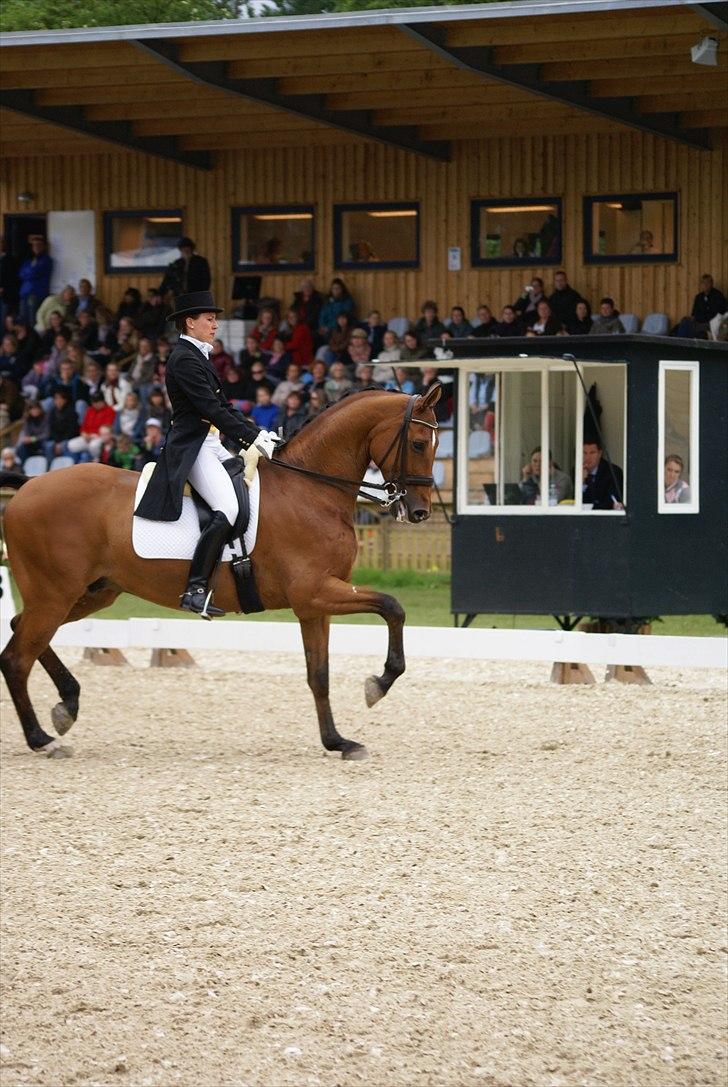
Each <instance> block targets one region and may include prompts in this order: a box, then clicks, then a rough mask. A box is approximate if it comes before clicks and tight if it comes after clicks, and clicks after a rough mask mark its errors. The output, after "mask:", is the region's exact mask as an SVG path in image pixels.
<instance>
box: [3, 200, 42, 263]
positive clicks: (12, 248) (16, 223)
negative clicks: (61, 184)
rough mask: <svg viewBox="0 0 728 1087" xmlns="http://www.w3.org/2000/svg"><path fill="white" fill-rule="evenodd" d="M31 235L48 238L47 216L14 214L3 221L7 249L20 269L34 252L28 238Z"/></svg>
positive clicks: (6, 216) (5, 217)
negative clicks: (40, 235)
mask: <svg viewBox="0 0 728 1087" xmlns="http://www.w3.org/2000/svg"><path fill="white" fill-rule="evenodd" d="M31 234H42V235H43V237H44V238H45V237H46V217H45V215H35V214H32V213H28V214H22V213H21V214H12V215H5V216H4V219H3V236H4V238H5V249H6V251H7V252H8V253H10V255H11V256H12V257H13V259H14V260H15V261H16V263H17V265H18V267H20V265H21V264H23V263H24V261H26V260H30V258H31V257H32V255H33V252H32V250H31V248H30V243H29V241H28V237H29V236H30V235H31Z"/></svg>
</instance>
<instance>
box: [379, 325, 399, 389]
mask: <svg viewBox="0 0 728 1087" xmlns="http://www.w3.org/2000/svg"><path fill="white" fill-rule="evenodd" d="M401 358H402V349H401V347H400V343H399V340H398V338H397V335H396V333H394V332H392V330H391V329H390V328H388V329H387V331H386V332H385V333H384V346H383V349H382V350H381V351H380V352H379V358H378V359H376V360H375V366H374V380H375V381H376V382H377V383H378V384H379V385H381V386H382V388H383V387H384V386H385V384H386V383H387V382H388V381H389V380H390V378H391V377H392V374H393V372H394V371H393V368H392V363H393V362H399V361H400V360H401Z"/></svg>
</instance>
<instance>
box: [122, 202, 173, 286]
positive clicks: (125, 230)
mask: <svg viewBox="0 0 728 1087" xmlns="http://www.w3.org/2000/svg"><path fill="white" fill-rule="evenodd" d="M183 234H184V231H183V228H182V212H181V211H180V210H179V209H175V210H174V211H105V212H104V270H105V271H106V273H107V274H108V273H114V272H119V273H127V272H163V271H164V269H165V268H166V267H167V265H168V264H171V262H172V261H173V260H177V258H178V257H179V255H180V254H179V250H178V248H177V243H178V242H179V240H180V238H181V237H182V236H183Z"/></svg>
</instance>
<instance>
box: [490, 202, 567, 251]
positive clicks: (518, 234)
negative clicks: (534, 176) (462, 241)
mask: <svg viewBox="0 0 728 1087" xmlns="http://www.w3.org/2000/svg"><path fill="white" fill-rule="evenodd" d="M470 208H471V211H470V215H471V247H472V257H471V259H472V263H473V264H475V265H479V264H481V265H482V264H512V265H518V264H525V265H532V264H558V263H560V262H561V200H560V199H558V198H557V197H546V198H545V199H542V198H540V197H539V198H537V199H533V200H473V202H472V204H471V206H470Z"/></svg>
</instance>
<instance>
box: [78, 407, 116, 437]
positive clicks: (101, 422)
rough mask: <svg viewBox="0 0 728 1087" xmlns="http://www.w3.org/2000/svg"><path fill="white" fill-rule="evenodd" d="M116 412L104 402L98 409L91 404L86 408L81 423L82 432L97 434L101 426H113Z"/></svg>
mask: <svg viewBox="0 0 728 1087" xmlns="http://www.w3.org/2000/svg"><path fill="white" fill-rule="evenodd" d="M115 419H116V412H115V411H114V409H113V408H112V407H111V406H110V405H109V404H104V406H103V408H101V410H100V411H97V410H96V408H95V407H93V405H92V406H91V407H90V408H89V409H88V410H87V412H86V414H85V415H84V417H83V422H82V423H81V433H82V434H98V432H99V428H100V427H102V426H111V427H112V426H113V425H114V420H115Z"/></svg>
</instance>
